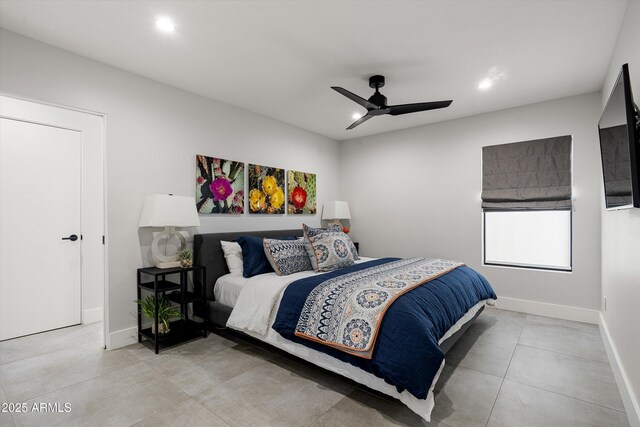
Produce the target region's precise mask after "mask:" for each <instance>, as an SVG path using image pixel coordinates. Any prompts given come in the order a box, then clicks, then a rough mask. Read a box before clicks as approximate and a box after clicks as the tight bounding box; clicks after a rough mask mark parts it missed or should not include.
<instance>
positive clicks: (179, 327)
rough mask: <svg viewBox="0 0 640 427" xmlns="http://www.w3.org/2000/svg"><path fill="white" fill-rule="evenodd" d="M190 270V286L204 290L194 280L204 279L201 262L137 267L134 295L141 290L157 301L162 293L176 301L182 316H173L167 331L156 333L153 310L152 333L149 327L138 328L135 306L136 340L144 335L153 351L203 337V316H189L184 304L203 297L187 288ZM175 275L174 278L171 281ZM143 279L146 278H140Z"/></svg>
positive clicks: (203, 281) (140, 318) (200, 301)
mask: <svg viewBox="0 0 640 427" xmlns="http://www.w3.org/2000/svg"><path fill="white" fill-rule="evenodd" d="M190 272H192V274H193V282H194V289H202V290H204V286H197V285H198V284H204V283H206V278H207V273H206V269H205V268H204V267H203V266H199V265H194V266H192V267H186V268H182V267H176V268H156V267H146V268H139V269H138V286H137V288H138V299H139V300H140V299H141V297H142V291H143V290H144V291H147V292H151V293H152V294H153V296H154V298H155V303H156V305H157V303H158V297H159V295H161V294H165V296H166V297H167V299H168V300H169V301H171V302H174V303H176V304H178V305H180V312H181V313H182V315H183V316H184V318H183V319H180V320H174V321H172V322H171V323H170V327H169V332H167V333H166V334H159V333H158V317H157V313H156V318H155V328H154V329H155V333H152V332H151V328H145V329H142V312H141V310H140V307H138V342H143V340H142V339H143V338H146V339H147V341H146V342H149V343H151V344H153V347H154V349H155V352H156V354H158V352H159V351H160V349H162V348H167V347H173V346H175V345H177V344H180V343H183V342H185V341H190V340H193V339H196V338H198V337H199V336H203V337H205V338H206V337H207V334H208V325H207V319H206V318H205V319H203V321H202V322H196V321H194V320H193V319H189V312H188V304H190V303H194V304H198V303H201V304H204V303H205V300H206V297H205V295H204V294H196V293H194V292H190V291H189V290H188V288H187V282H188V278H189V273H190ZM176 276H177V278H178V282H175V279H176ZM143 279H150V280H148V281H143ZM170 279H172V280H170Z"/></svg>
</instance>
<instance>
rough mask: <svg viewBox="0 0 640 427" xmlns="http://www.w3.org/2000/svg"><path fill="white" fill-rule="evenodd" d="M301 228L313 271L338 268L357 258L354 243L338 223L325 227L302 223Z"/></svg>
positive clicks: (347, 265)
mask: <svg viewBox="0 0 640 427" xmlns="http://www.w3.org/2000/svg"><path fill="white" fill-rule="evenodd" d="M302 230H303V232H304V246H305V249H306V251H307V254H308V255H309V260H310V261H311V266H312V267H313V270H314V271H316V272H324V271H333V270H338V269H340V268H344V267H349V266H351V265H353V264H354V262H355V260H357V259H359V257H358V251H356V247H355V245H354V244H353V242H352V241H351V239H350V238H349V236H347V235H346V234H345V233H343V232H342V228H341V227H340V226H339V225H337V224H335V225H332V226H331V227H329V228H326V229H325V228H313V227H309V226H307V225H306V224H302Z"/></svg>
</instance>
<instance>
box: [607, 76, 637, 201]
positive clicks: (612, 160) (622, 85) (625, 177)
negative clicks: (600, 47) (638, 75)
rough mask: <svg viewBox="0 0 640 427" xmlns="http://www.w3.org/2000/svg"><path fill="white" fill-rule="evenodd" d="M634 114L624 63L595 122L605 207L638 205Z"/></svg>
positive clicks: (634, 109) (635, 117)
mask: <svg viewBox="0 0 640 427" xmlns="http://www.w3.org/2000/svg"><path fill="white" fill-rule="evenodd" d="M637 114H638V112H637V109H636V107H635V104H634V102H633V95H632V93H631V82H630V80H629V66H628V65H627V64H625V65H623V66H622V70H621V71H620V74H619V75H618V80H617V82H616V84H615V86H614V87H613V91H612V93H611V96H610V97H609V101H608V102H607V106H606V107H605V108H604V112H603V113H602V117H601V118H600V122H599V123H598V131H599V134H600V153H601V156H602V172H603V174H604V197H605V205H606V207H607V209H625V208H632V207H636V208H637V207H640V179H639V177H638V169H640V147H638V144H639V143H640V142H639V141H638V129H637V127H636V126H637V124H636V123H637Z"/></svg>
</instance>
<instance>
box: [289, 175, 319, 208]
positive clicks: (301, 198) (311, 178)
mask: <svg viewBox="0 0 640 427" xmlns="http://www.w3.org/2000/svg"><path fill="white" fill-rule="evenodd" d="M287 192H288V195H289V208H288V212H289V213H290V214H315V213H316V174H315V173H306V172H298V171H292V170H290V171H287Z"/></svg>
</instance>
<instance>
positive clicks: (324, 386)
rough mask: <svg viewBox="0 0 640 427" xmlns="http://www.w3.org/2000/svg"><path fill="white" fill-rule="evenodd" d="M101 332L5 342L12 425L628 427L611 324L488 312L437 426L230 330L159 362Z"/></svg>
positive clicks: (445, 377)
mask: <svg viewBox="0 0 640 427" xmlns="http://www.w3.org/2000/svg"><path fill="white" fill-rule="evenodd" d="M100 331H101V325H100V324H94V325H88V326H79V327H73V328H67V329H62V330H57V331H52V332H48V333H44V334H39V335H35V336H30V337H25V338H20V339H16V340H10V341H5V342H2V343H0V385H1V387H0V402H14V403H15V402H25V403H27V405H28V407H29V408H30V407H31V406H32V404H33V403H41V402H45V403H59V404H60V406H61V407H63V405H64V403H67V402H68V403H70V404H71V411H70V412H68V413H64V412H63V413H38V412H31V413H14V414H7V413H0V425H2V426H13V425H16V426H22V425H25V426H55V425H63V426H74V425H78V426H100V425H109V426H128V425H138V426H164V425H166V426H179V425H184V426H196V425H200V426H227V425H229V426H313V427H319V426H367V427H371V426H391V425H405V426H421V425H433V426H443V427H446V426H449V427H455V426H491V427H493V426H508V427H513V426H529V427H535V426H545V427H549V426H561V427H568V426H580V427H583V426H594V427H596V426H597V427H604V426H628V422H627V418H626V416H625V414H624V412H623V407H622V402H621V400H620V396H619V393H618V390H617V388H616V385H615V382H614V379H613V374H612V372H611V368H610V366H609V364H608V362H607V357H606V354H605V350H604V347H603V344H602V341H601V339H600V334H599V332H598V328H597V327H596V326H593V325H587V324H583V323H576V322H568V321H562V320H555V319H550V318H545V317H539V316H531V315H525V314H521V313H515V312H509V311H501V310H496V309H487V310H485V312H484V313H482V314H481V315H480V317H479V318H478V319H477V320H476V321H475V322H474V324H473V325H472V326H471V327H470V328H469V330H468V331H467V333H466V334H465V335H464V336H463V337H462V339H461V340H460V341H459V342H458V343H457V344H456V345H455V347H454V348H453V349H452V350H451V351H450V352H449V354H448V355H447V366H446V367H445V370H444V371H443V374H442V376H441V378H440V381H439V382H438V384H437V386H436V398H435V399H436V407H435V409H434V411H433V421H432V423H430V424H428V423H426V422H424V421H423V420H422V419H421V418H420V417H418V416H417V415H415V414H414V413H413V412H411V411H410V410H409V409H408V408H406V407H405V406H403V405H401V404H400V403H398V402H397V401H395V400H393V399H389V398H386V397H385V396H382V395H380V394H378V393H375V392H370V391H369V390H366V389H364V388H362V387H359V386H358V385H357V384H355V383H353V382H351V381H349V380H346V379H343V378H342V377H339V376H337V375H334V374H331V373H328V372H326V371H323V370H322V369H319V368H316V367H314V366H311V365H309V364H307V363H304V362H301V361H299V360H297V359H294V358H291V357H289V356H288V355H286V354H284V353H282V352H280V351H277V350H273V349H271V348H270V347H265V346H264V345H257V343H256V342H254V341H245V340H243V339H240V338H238V337H237V336H235V335H232V334H228V333H220V334H211V335H209V337H208V338H207V339H204V340H203V339H201V340H197V341H193V342H191V343H187V344H184V345H182V346H179V347H176V348H173V349H170V350H167V351H165V352H162V353H160V355H157V356H156V355H155V354H154V353H153V352H152V351H150V350H148V349H147V348H146V347H144V346H142V345H139V344H134V345H131V346H128V347H125V348H123V349H118V350H114V351H110V352H107V351H103V350H101V348H100V340H101V338H100V333H101V332H100Z"/></svg>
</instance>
